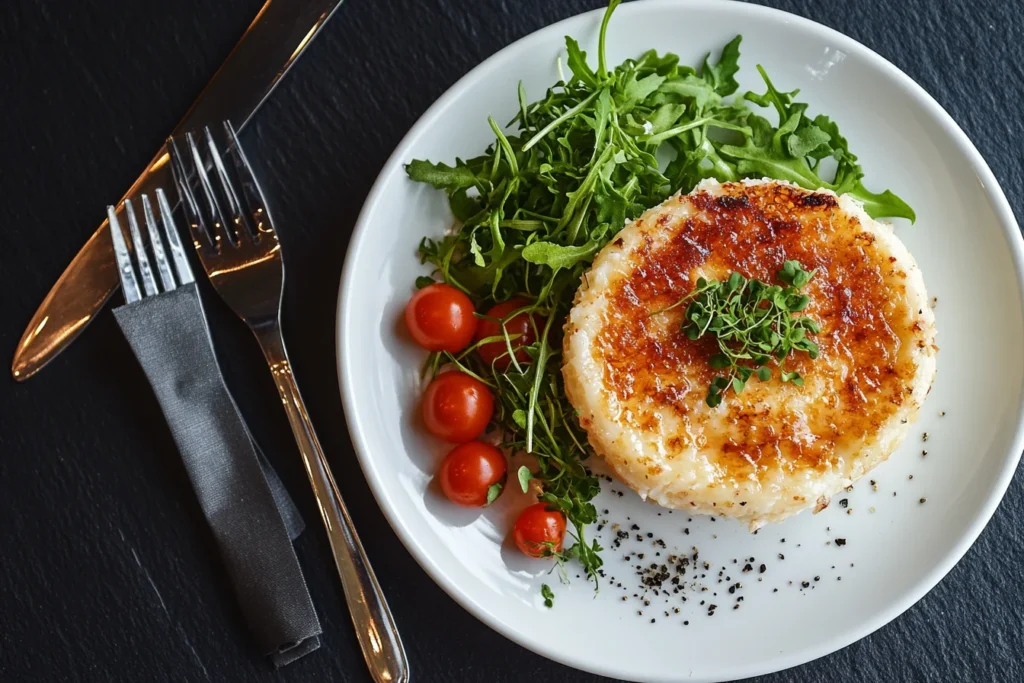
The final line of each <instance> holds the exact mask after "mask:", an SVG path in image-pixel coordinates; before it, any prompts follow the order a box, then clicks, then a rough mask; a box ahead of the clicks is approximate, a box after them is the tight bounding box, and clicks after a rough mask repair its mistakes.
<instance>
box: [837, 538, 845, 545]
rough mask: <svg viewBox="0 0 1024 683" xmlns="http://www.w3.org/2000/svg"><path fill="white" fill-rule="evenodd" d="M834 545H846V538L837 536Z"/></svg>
mask: <svg viewBox="0 0 1024 683" xmlns="http://www.w3.org/2000/svg"><path fill="white" fill-rule="evenodd" d="M836 545H837V546H839V547H842V546H844V545H846V539H845V538H837V539H836Z"/></svg>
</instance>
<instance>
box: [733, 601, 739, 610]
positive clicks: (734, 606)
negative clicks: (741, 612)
mask: <svg viewBox="0 0 1024 683" xmlns="http://www.w3.org/2000/svg"><path fill="white" fill-rule="evenodd" d="M732 608H733V609H739V608H740V604H739V603H738V602H737V603H736V604H735V605H733V606H732Z"/></svg>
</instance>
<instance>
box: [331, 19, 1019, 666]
mask: <svg viewBox="0 0 1024 683" xmlns="http://www.w3.org/2000/svg"><path fill="white" fill-rule="evenodd" d="M666 8H672V9H679V10H685V9H686V8H707V9H712V10H725V11H727V12H731V11H740V12H744V13H748V14H750V15H753V16H754V17H755V19H756V18H757V16H758V15H760V16H769V17H773V18H775V19H779V18H781V19H783V20H784V21H787V22H789V23H792V24H794V25H798V26H800V27H803V28H805V29H808V30H811V31H815V32H818V33H820V34H822V35H823V36H824V37H825V38H827V39H829V40H832V41H835V42H836V43H837V46H838V47H841V48H842V49H843V50H844V51H847V52H848V53H851V54H852V53H855V54H856V55H857V56H858V57H861V58H863V59H864V60H865V61H866V62H867V63H868V64H869V65H870V66H872V67H874V68H877V69H878V70H879V71H880V72H884V73H885V74H886V75H887V76H888V77H890V78H891V79H892V80H893V81H894V82H895V83H896V84H897V85H899V86H901V87H902V89H903V90H904V91H905V92H907V94H908V95H910V96H911V97H912V98H913V99H914V100H915V101H917V102H918V103H919V104H920V105H921V106H922V107H923V108H925V109H926V110H928V111H929V112H930V113H931V114H932V115H933V116H934V117H935V119H936V122H937V123H938V125H939V126H940V127H941V129H942V131H943V133H945V134H946V135H947V136H948V137H949V138H950V140H951V141H952V142H953V144H954V145H955V146H956V147H957V148H958V149H959V150H960V151H961V152H962V153H963V154H964V156H965V157H967V159H968V160H969V162H970V164H971V168H972V170H973V171H974V172H975V173H976V174H977V177H978V181H979V184H980V185H981V187H982V190H983V192H984V194H985V195H986V196H987V197H988V198H989V199H990V201H991V203H992V206H993V210H994V213H995V214H996V218H997V220H998V222H999V225H1000V228H1002V230H1003V233H1004V236H1005V237H1006V239H1007V241H1008V243H1009V244H1010V247H1011V249H1010V251H1011V254H1010V256H1011V260H1012V263H1013V266H1014V276H1015V279H1016V282H1017V287H1018V291H1019V292H1020V293H1021V297H1022V320H1024V236H1022V235H1021V232H1020V228H1019V225H1018V223H1017V220H1016V217H1015V215H1014V213H1013V209H1012V207H1011V206H1010V204H1009V201H1008V200H1007V199H1006V195H1005V193H1004V192H1003V189H1002V187H1001V185H1000V184H999V182H998V180H997V179H996V177H995V174H994V173H993V172H992V170H991V168H989V166H988V163H987V162H986V161H985V159H984V157H983V156H982V154H981V152H980V151H978V149H977V147H976V146H975V145H974V143H973V142H972V141H971V139H970V138H969V137H968V135H967V134H966V133H965V132H964V130H963V129H962V128H961V127H960V125H959V124H958V123H957V122H956V120H955V119H953V117H952V116H951V115H950V114H949V113H948V112H947V111H946V110H945V109H944V108H943V107H942V105H941V104H939V103H938V101H937V100H936V99H935V98H934V97H932V95H931V94H929V93H928V92H927V91H926V90H925V89H924V88H923V87H922V86H921V85H919V84H918V83H917V82H916V81H915V80H914V79H913V78H911V77H910V76H908V75H907V74H906V73H904V72H903V71H902V70H901V69H900V68H899V67H897V66H896V65H895V64H893V63H892V62H890V61H889V60H887V59H886V58H885V57H883V56H882V55H880V54H878V53H877V52H875V51H874V50H872V49H871V48H869V47H867V46H866V45H864V44H863V43H861V42H859V41H858V40H856V39H854V38H852V37H850V36H847V35H846V34H844V33H841V32H839V31H837V30H836V29H833V28H831V27H829V26H825V25H824V24H820V23H818V22H816V21H814V20H812V19H808V18H806V17H802V16H800V15H797V14H793V13H791V12H787V11H785V10H780V9H776V8H774V7H765V6H761V5H751V4H747V3H744V2H739V1H738V0H726V1H725V2H723V1H722V0H645V1H644V2H630V3H626V4H623V5H622V6H620V7H619V8H618V10H617V11H618V12H619V13H623V12H628V13H632V12H658V11H663V10H664V9H666ZM725 8H728V9H725ZM604 11H605V10H604V8H598V9H595V10H590V11H587V12H582V13H579V14H576V15H573V16H570V17H566V18H565V19H562V20H560V21H558V22H555V23H553V24H549V25H547V26H544V27H542V28H540V29H538V30H536V31H534V32H532V33H529V34H527V35H525V36H522V37H520V38H518V39H517V40H515V41H513V42H511V43H509V44H508V45H506V46H504V47H503V48H501V49H500V50H498V51H497V52H495V53H494V54H493V55H491V56H490V57H488V58H487V59H485V60H483V61H482V62H480V63H479V64H477V65H476V66H475V67H473V68H472V69H471V70H470V71H468V72H467V73H466V74H464V75H463V76H462V77H460V78H459V79H458V80H457V81H456V82H455V83H454V84H452V85H451V86H450V87H449V88H448V89H447V90H445V92H444V93H443V94H442V95H441V96H440V97H439V98H437V99H436V100H435V101H434V102H433V104H431V105H430V106H429V107H428V108H427V109H426V111H424V112H423V114H422V115H420V117H419V118H418V119H417V120H416V123H415V124H413V126H412V127H411V128H410V129H409V131H408V132H407V133H406V134H405V135H404V136H403V137H402V140H401V141H400V142H399V143H398V145H397V146H396V148H395V150H394V151H393V152H392V153H391V155H389V157H388V159H387V160H386V161H385V162H384V165H383V166H382V167H381V170H380V172H379V173H378V175H377V178H376V180H375V181H374V184H373V186H372V187H371V189H370V192H369V194H368V195H367V197H366V200H365V201H364V203H363V206H362V208H361V209H360V212H359V216H358V218H357V219H356V222H355V224H354V226H353V229H352V234H351V237H350V239H349V242H348V245H347V246H346V252H345V258H344V265H343V267H342V274H341V282H340V285H339V292H338V304H337V317H336V320H335V352H336V359H337V372H338V383H339V390H340V392H341V397H342V405H343V408H344V413H345V422H346V425H347V427H348V431H349V436H350V437H351V439H352V445H353V449H354V451H355V453H356V457H357V459H358V461H359V465H360V468H361V469H362V471H363V474H364V476H365V477H366V480H367V483H368V484H369V486H370V489H371V491H372V493H373V496H374V499H375V500H376V502H377V505H378V507H379V508H380V509H381V511H382V512H383V513H384V516H385V518H386V519H387V521H388V524H389V525H390V526H391V528H392V529H393V530H394V532H395V534H396V535H397V536H398V538H399V540H400V541H401V542H402V545H403V546H405V548H406V550H407V551H408V552H409V553H410V554H411V555H412V557H413V559H415V560H416V562H417V564H419V565H420V567H421V568H422V569H423V570H424V571H425V572H426V573H427V575H428V576H429V577H430V578H431V579H432V580H433V581H434V582H435V583H436V584H437V585H438V586H439V587H440V588H441V589H442V590H443V591H444V592H445V593H447V594H448V595H449V596H450V597H451V598H452V599H453V600H454V601H455V602H456V603H457V604H458V605H459V606H461V607H462V608H463V609H465V610H466V611H467V612H469V613H470V614H472V615H473V616H474V617H476V618H477V619H478V620H480V621H481V622H483V623H484V624H486V625H487V626H488V627H490V628H491V629H493V630H494V631H496V632H497V633H500V634H501V635H502V636H504V637H505V638H508V639H509V640H511V641H512V642H514V643H516V644H518V645H520V646H521V647H524V648H526V649H528V650H530V651H532V652H535V653H537V654H539V655H541V656H543V657H545V658H547V659H550V660H552V661H556V662H559V663H561V664H564V665H566V666H570V667H573V668H576V669H579V670H581V671H586V672H590V673H594V674H599V675H603V676H613V677H618V678H626V679H629V680H633V679H632V678H630V672H629V671H628V670H627V669H626V668H624V667H623V668H609V667H607V666H595V665H594V663H593V662H592V661H589V660H585V659H582V658H580V657H577V656H575V655H573V654H570V653H566V652H565V651H563V650H559V649H558V648H555V647H551V646H547V645H545V644H544V643H541V642H537V641H533V640H530V639H529V638H528V637H526V635H525V634H524V633H522V632H520V631H518V630H516V629H515V628H512V627H510V626H508V625H507V624H506V623H504V622H503V621H501V620H500V619H497V618H493V617H492V615H491V614H490V613H489V612H488V610H487V609H485V608H484V607H483V606H481V605H479V604H478V603H477V602H474V601H473V600H472V599H471V598H469V596H467V595H466V594H465V593H463V592H462V591H461V590H460V589H459V587H458V585H456V584H455V582H454V581H452V580H450V579H449V577H448V576H447V575H446V574H445V573H444V572H443V571H442V570H441V569H440V568H439V567H438V566H436V565H435V564H434V563H433V561H432V560H431V558H430V554H429V552H428V550H427V548H426V547H424V546H423V545H421V544H420V543H419V541H418V540H417V539H415V538H414V537H412V535H411V534H409V533H408V532H407V531H406V529H405V528H404V527H403V526H402V525H400V524H399V523H398V521H397V519H396V516H395V514H394V512H393V511H392V508H391V505H390V503H389V501H388V495H387V493H386V492H385V489H384V484H383V482H382V480H381V477H380V473H379V471H378V470H377V468H376V467H375V466H374V464H373V458H372V456H371V455H370V454H369V449H368V448H367V439H366V437H365V435H364V434H363V430H362V425H360V424H359V423H358V420H357V419H356V418H355V415H356V408H355V387H353V386H351V384H350V381H351V380H350V379H349V377H350V376H349V375H348V373H346V371H345V368H346V356H347V355H348V353H347V349H349V348H350V345H349V343H348V337H347V334H346V331H345V325H344V324H343V323H344V321H345V317H346V311H348V310H349V309H350V304H349V296H350V295H351V294H353V293H354V291H355V289H356V288H355V286H354V283H352V282H350V281H349V280H350V278H351V277H352V273H353V272H354V270H355V268H354V265H353V264H354V263H355V262H356V260H357V256H358V254H359V251H360V246H361V242H362V241H363V237H364V233H366V232H367V230H366V227H365V223H367V222H368V220H369V217H370V215H371V214H372V212H373V210H374V207H375V206H376V205H377V203H378V202H379V201H380V200H381V197H382V196H383V192H384V186H385V184H386V179H387V178H386V177H387V176H390V175H391V173H392V172H393V169H394V167H395V164H396V163H397V164H399V165H401V164H402V162H403V161H404V160H405V158H406V157H407V156H408V148H410V147H411V146H412V144H413V143H414V142H415V141H416V140H417V139H418V138H419V136H420V135H421V131H422V130H424V129H427V128H429V127H430V126H431V125H433V123H434V122H435V120H436V119H437V118H439V117H440V116H441V115H442V114H443V113H444V112H445V111H446V110H447V109H448V107H449V106H451V105H452V104H453V103H454V102H455V101H457V100H458V99H459V97H460V96H461V95H462V92H463V91H464V90H466V89H467V88H468V87H469V85H470V84H471V83H472V82H474V81H475V80H477V79H478V78H479V77H480V74H482V73H485V72H486V71H487V70H488V69H490V68H492V67H493V66H494V65H495V64H497V63H499V62H500V61H501V60H502V59H503V57H504V55H505V54H506V53H507V52H508V51H509V50H511V49H513V48H514V47H516V46H519V45H520V44H521V43H524V42H544V41H546V40H547V39H548V34H552V33H559V32H562V31H561V29H560V27H561V26H562V25H564V24H566V23H568V22H572V21H577V20H579V19H581V18H582V17H587V16H594V17H599V16H600V15H602V14H603V12H604ZM1022 453H1024V394H1022V397H1021V401H1020V403H1019V404H1018V406H1017V410H1016V428H1015V432H1014V434H1013V438H1012V440H1011V444H1010V451H1009V453H1008V456H1007V457H1006V458H1005V459H1004V460H1003V464H1002V468H1001V470H1000V471H999V473H998V475H997V477H996V479H995V482H994V484H993V487H992V488H991V490H990V491H989V492H988V495H987V497H986V498H985V501H984V503H983V504H982V505H981V506H980V507H979V508H978V511H977V512H976V514H975V515H974V519H973V520H971V523H970V526H969V527H968V529H967V531H966V532H965V533H964V534H962V535H961V536H960V538H959V539H958V540H957V541H956V542H955V543H954V544H953V546H952V547H951V549H950V550H949V551H948V552H947V553H946V554H945V555H944V556H943V557H942V560H941V562H939V563H937V564H936V565H935V566H934V567H933V568H932V569H931V571H929V572H927V573H925V574H922V575H921V577H920V578H918V579H917V580H916V581H915V582H914V584H913V586H912V587H911V588H910V589H908V590H907V591H905V592H904V594H903V595H902V596H901V598H900V599H899V600H896V601H894V602H893V603H892V604H891V605H890V606H888V607H887V608H886V609H882V610H879V611H878V612H876V613H875V614H874V616H873V617H872V618H869V619H866V620H864V621H863V622H862V623H861V624H860V625H854V626H853V627H851V628H850V629H849V630H847V631H844V632H842V633H841V634H840V635H839V636H837V637H835V638H833V639H832V640H830V641H826V642H823V643H818V644H816V645H813V646H804V647H799V648H797V649H794V650H793V651H790V652H787V653H784V654H782V655H780V656H779V657H777V658H774V659H771V660H766V661H765V662H764V663H763V664H762V666H760V667H758V666H752V665H747V666H746V667H745V668H740V669H738V670H737V671H736V672H731V673H730V676H733V678H732V680H737V679H740V678H747V677H751V676H758V675H764V674H769V673H774V672H778V671H782V670H785V669H789V668H793V667H796V666H800V665H803V664H806V663H808V662H811V661H814V660H816V659H820V658H821V657H824V656H826V655H829V654H832V653H834V652H836V651H838V650H841V649H843V648H845V647H847V646H849V645H851V644H853V643H855V642H857V641H859V640H861V639H863V638H865V637H867V636H868V635H870V634H872V633H874V632H875V631H877V630H879V629H881V628H882V627H884V626H885V625H887V624H889V623H890V622H892V621H893V620H895V619H896V618H897V617H899V616H901V615H902V614H903V613H904V612H906V611H907V610H909V609H910V608H911V607H913V606H914V605H915V604H916V603H917V602H919V601H920V600H921V599H922V598H923V597H924V596H925V595H927V594H928V593H929V592H930V591H931V590H932V589H933V588H935V586H936V585H938V583H939V582H940V581H941V580H942V579H943V578H944V577H945V576H946V575H947V574H948V573H949V572H950V571H951V570H952V569H953V567H955V566H956V564H957V563H958V562H959V561H960V560H961V559H963V557H964V556H965V555H966V554H967V551H968V550H969V549H970V548H971V546H973V545H974V543H975V542H976V541H977V539H978V537H979V536H980V535H981V532H982V531H983V530H984V529H985V527H986V526H987V525H988V523H989V521H990V520H991V519H992V516H993V515H994V514H995V511H996V509H997V508H998V507H999V504H1000V503H1001V502H1002V500H1003V497H1004V496H1005V495H1006V491H1007V489H1008V488H1009V485H1010V482H1011V481H1012V479H1013V475H1014V472H1015V471H1016V469H1017V466H1018V464H1019V462H1020V460H1021V456H1022ZM680 675H684V674H680ZM656 680H665V681H669V680H676V679H675V678H660V679H656Z"/></svg>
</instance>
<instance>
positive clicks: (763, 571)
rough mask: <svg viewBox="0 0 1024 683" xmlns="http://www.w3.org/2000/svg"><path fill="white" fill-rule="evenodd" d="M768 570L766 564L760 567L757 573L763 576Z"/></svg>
mask: <svg viewBox="0 0 1024 683" xmlns="http://www.w3.org/2000/svg"><path fill="white" fill-rule="evenodd" d="M767 570H768V567H766V566H764V564H762V565H761V566H760V567H758V568H757V571H758V572H759V573H761V574H764V573H765V572H766V571H767Z"/></svg>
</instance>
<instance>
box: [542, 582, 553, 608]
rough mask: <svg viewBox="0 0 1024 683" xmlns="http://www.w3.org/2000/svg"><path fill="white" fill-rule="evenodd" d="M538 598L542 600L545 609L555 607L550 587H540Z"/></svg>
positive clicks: (543, 584) (545, 585) (544, 584)
mask: <svg viewBox="0 0 1024 683" xmlns="http://www.w3.org/2000/svg"><path fill="white" fill-rule="evenodd" d="M540 596H541V597H542V598H544V606H545V607H554V606H555V594H554V593H553V592H552V591H551V586H549V585H547V584H546V583H542V584H541V585H540Z"/></svg>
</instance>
